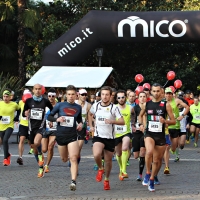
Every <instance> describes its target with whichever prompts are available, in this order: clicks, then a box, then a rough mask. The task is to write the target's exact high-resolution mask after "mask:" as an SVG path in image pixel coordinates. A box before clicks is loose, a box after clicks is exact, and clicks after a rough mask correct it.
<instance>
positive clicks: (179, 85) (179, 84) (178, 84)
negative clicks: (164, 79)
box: [174, 80, 182, 88]
mask: <svg viewBox="0 0 200 200" xmlns="http://www.w3.org/2000/svg"><path fill="white" fill-rule="evenodd" d="M181 86H182V81H181V80H176V81H174V87H175V88H181Z"/></svg>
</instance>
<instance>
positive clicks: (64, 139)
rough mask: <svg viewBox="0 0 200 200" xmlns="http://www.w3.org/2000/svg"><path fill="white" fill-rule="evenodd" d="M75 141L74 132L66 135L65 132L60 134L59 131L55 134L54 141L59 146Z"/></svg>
mask: <svg viewBox="0 0 200 200" xmlns="http://www.w3.org/2000/svg"><path fill="white" fill-rule="evenodd" d="M75 141H77V134H76V133H74V134H73V135H67V134H60V132H57V135H56V142H57V144H58V145H60V146H66V145H68V144H69V143H71V142H75Z"/></svg>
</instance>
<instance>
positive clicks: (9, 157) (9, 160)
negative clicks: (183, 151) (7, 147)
mask: <svg viewBox="0 0 200 200" xmlns="http://www.w3.org/2000/svg"><path fill="white" fill-rule="evenodd" d="M11 156H12V155H11V154H10V155H9V156H8V157H7V160H8V163H9V165H10V164H11Z"/></svg>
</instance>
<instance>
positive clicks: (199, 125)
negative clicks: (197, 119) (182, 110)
mask: <svg viewBox="0 0 200 200" xmlns="http://www.w3.org/2000/svg"><path fill="white" fill-rule="evenodd" d="M190 125H193V126H195V127H196V128H200V124H195V123H193V122H191V123H190Z"/></svg>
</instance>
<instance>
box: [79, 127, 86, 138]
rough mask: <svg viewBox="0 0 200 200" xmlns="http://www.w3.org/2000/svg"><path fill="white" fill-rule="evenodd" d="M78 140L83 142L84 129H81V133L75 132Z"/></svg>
mask: <svg viewBox="0 0 200 200" xmlns="http://www.w3.org/2000/svg"><path fill="white" fill-rule="evenodd" d="M77 137H78V140H85V137H86V128H82V130H81V131H77Z"/></svg>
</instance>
